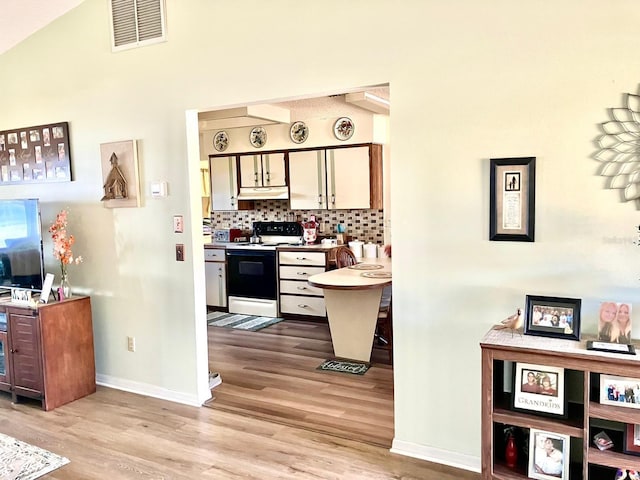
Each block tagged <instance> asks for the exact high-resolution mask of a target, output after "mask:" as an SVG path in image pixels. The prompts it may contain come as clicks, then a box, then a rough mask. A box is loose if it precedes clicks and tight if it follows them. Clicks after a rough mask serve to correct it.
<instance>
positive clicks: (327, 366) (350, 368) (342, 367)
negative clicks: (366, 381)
mask: <svg viewBox="0 0 640 480" xmlns="http://www.w3.org/2000/svg"><path fill="white" fill-rule="evenodd" d="M316 370H325V371H329V372H340V373H351V374H353V375H364V374H365V373H366V372H367V370H369V365H367V364H366V363H358V362H343V361H341V360H325V361H324V362H322V365H320V366H319V367H318V368H316Z"/></svg>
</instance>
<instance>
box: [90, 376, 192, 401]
mask: <svg viewBox="0 0 640 480" xmlns="http://www.w3.org/2000/svg"><path fill="white" fill-rule="evenodd" d="M96 383H97V384H98V385H102V386H103V387H109V388H115V389H116V390H123V391H125V392H130V393H136V394H138V395H146V396H147V397H153V398H159V399H160V400H168V401H170V402H175V403H182V404H184V405H190V406H192V407H201V406H202V403H203V402H199V401H198V398H197V397H196V396H195V395H185V394H183V393H178V392H174V391H173V390H167V389H166V388H159V387H156V386H155V385H149V384H148V383H140V382H132V381H131V380H125V379H122V378H118V377H112V376H110V375H102V374H97V375H96Z"/></svg>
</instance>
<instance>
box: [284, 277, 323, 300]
mask: <svg viewBox="0 0 640 480" xmlns="http://www.w3.org/2000/svg"><path fill="white" fill-rule="evenodd" d="M280 293H291V294H293V295H315V296H318V297H323V296H324V293H323V292H322V289H321V288H318V287H312V286H311V285H309V284H308V283H307V282H296V281H295V280H280Z"/></svg>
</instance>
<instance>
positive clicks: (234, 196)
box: [209, 155, 238, 210]
mask: <svg viewBox="0 0 640 480" xmlns="http://www.w3.org/2000/svg"><path fill="white" fill-rule="evenodd" d="M209 171H210V172H211V209H212V210H238V177H237V174H236V172H237V169H236V156H235V155H232V156H229V157H211V158H210V167H209Z"/></svg>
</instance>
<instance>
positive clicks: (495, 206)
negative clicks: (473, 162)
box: [489, 157, 536, 242]
mask: <svg viewBox="0 0 640 480" xmlns="http://www.w3.org/2000/svg"><path fill="white" fill-rule="evenodd" d="M490 182H491V184H490V195H491V197H490V202H489V203H490V211H489V222H490V223H489V240H496V241H511V242H533V241H534V238H535V237H534V228H535V198H536V195H535V192H536V159H535V157H522V158H492V159H491V170H490Z"/></svg>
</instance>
